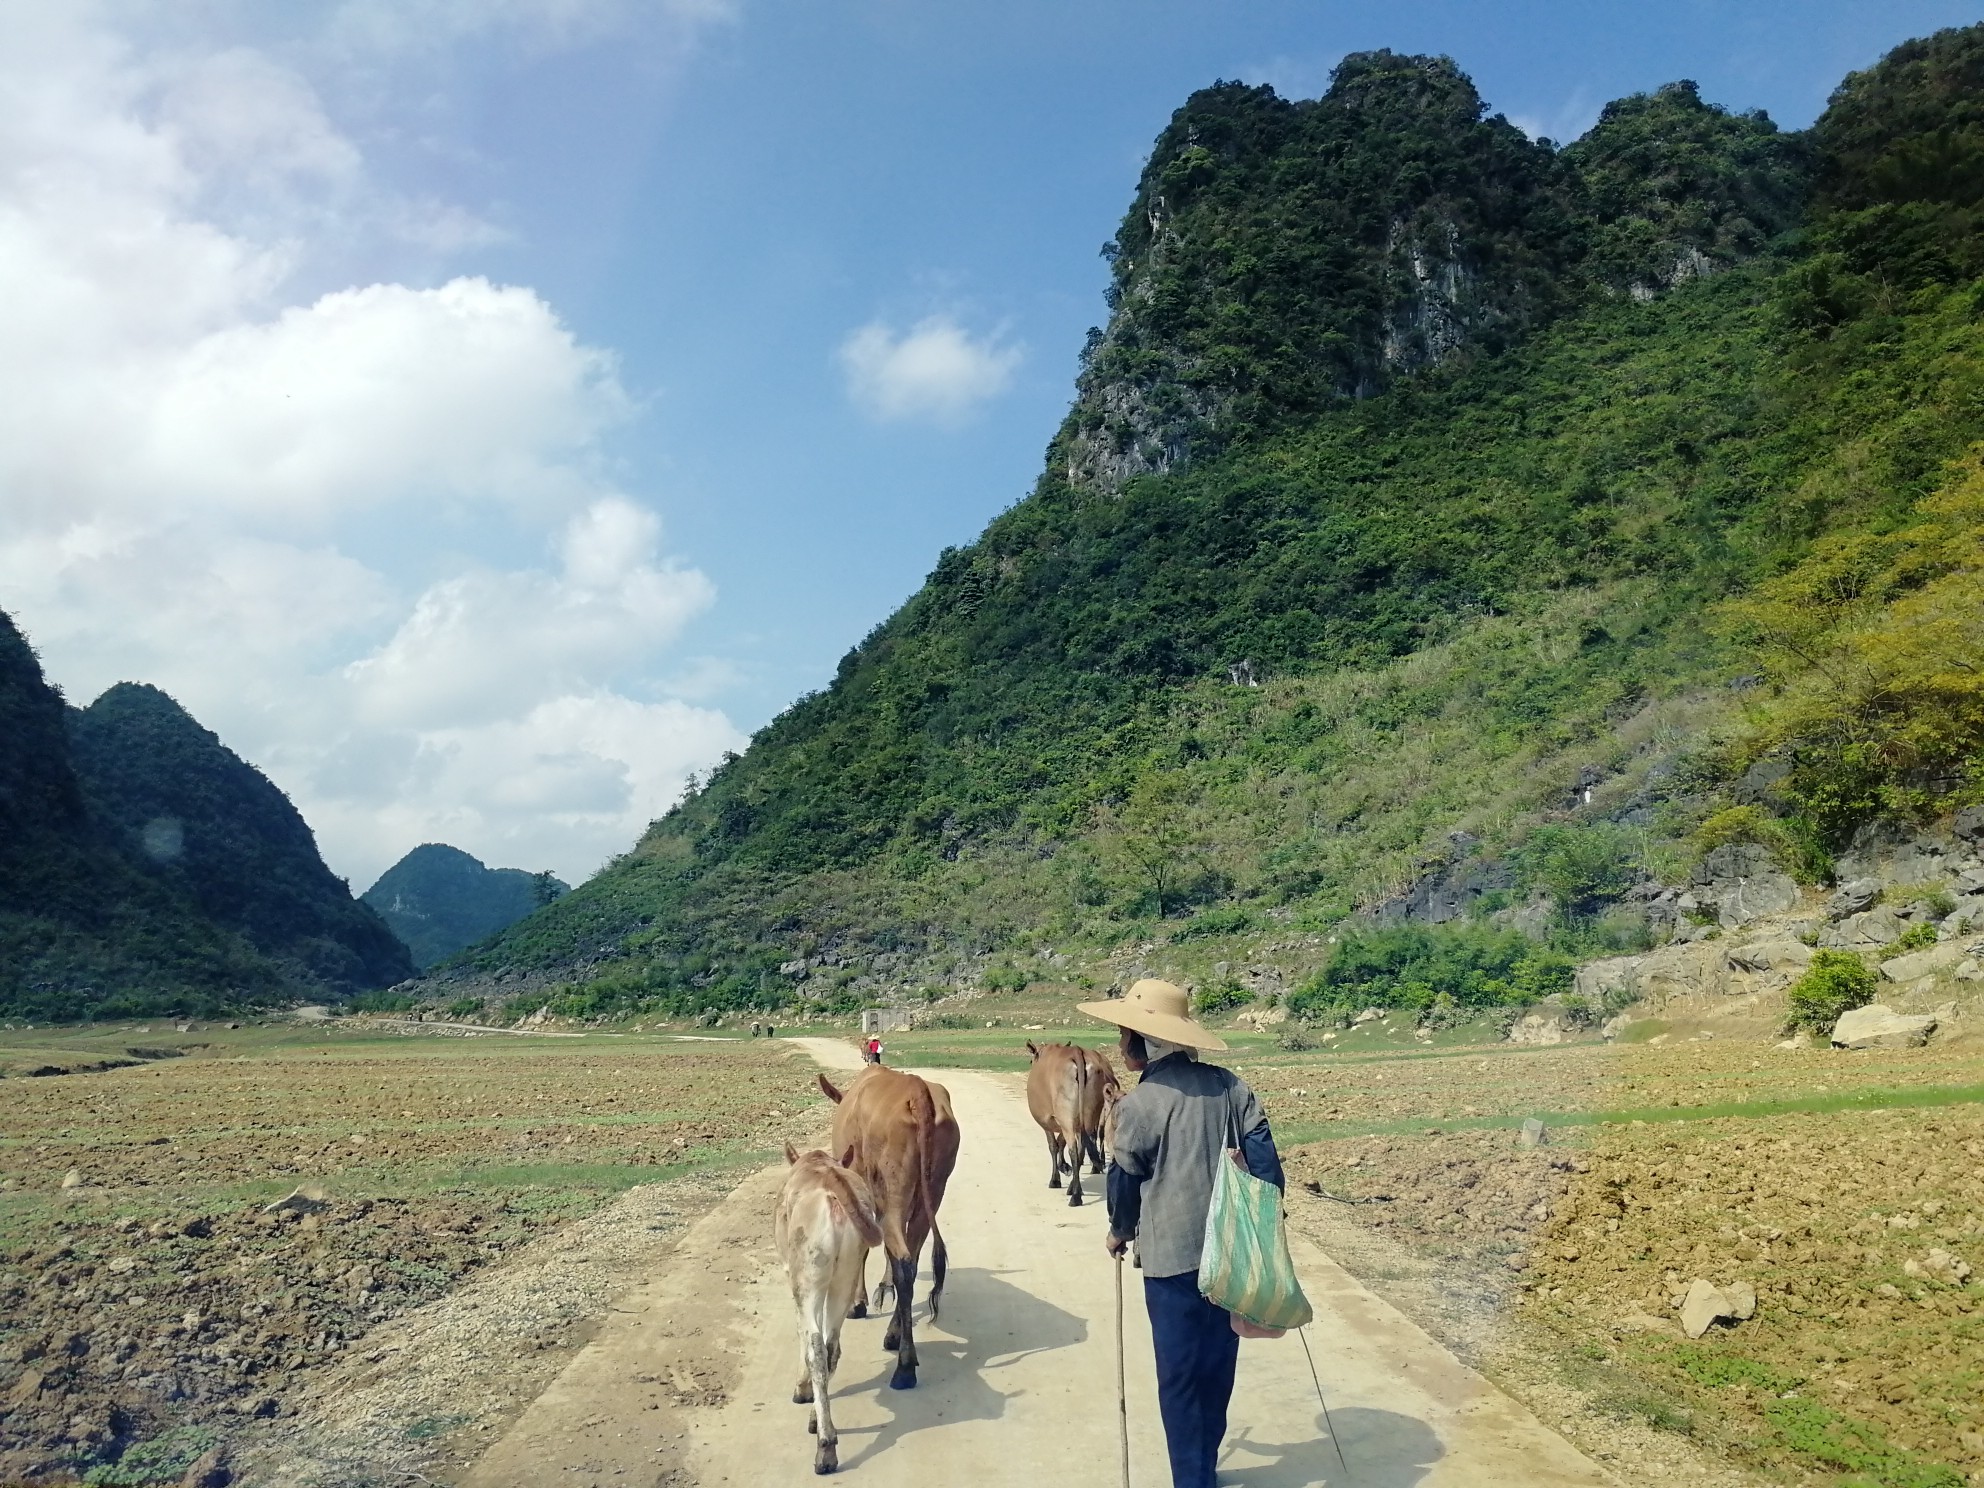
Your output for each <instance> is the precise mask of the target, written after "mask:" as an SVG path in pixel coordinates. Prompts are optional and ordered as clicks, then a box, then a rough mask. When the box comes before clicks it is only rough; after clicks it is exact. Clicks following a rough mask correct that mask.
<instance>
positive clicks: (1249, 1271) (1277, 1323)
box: [1199, 1135, 1316, 1338]
mask: <svg viewBox="0 0 1984 1488" xmlns="http://www.w3.org/2000/svg"><path fill="white" fill-rule="evenodd" d="M1239 1145H1240V1144H1239V1141H1238V1140H1237V1135H1236V1140H1235V1141H1234V1143H1233V1146H1234V1147H1235V1148H1237V1147H1238V1146H1239ZM1199 1291H1200V1293H1201V1294H1202V1295H1203V1296H1204V1297H1205V1299H1206V1300H1207V1301H1208V1302H1210V1303H1212V1304H1213V1306H1215V1307H1223V1308H1225V1309H1226V1310H1227V1311H1228V1312H1230V1313H1232V1314H1233V1316H1234V1319H1235V1322H1234V1328H1233V1331H1234V1332H1236V1333H1240V1334H1242V1335H1244V1336H1249V1337H1270V1338H1278V1337H1280V1336H1281V1334H1282V1333H1284V1332H1286V1331H1287V1330H1288V1329H1290V1328H1299V1327H1301V1326H1302V1325H1303V1324H1305V1323H1307V1322H1308V1321H1309V1320H1310V1319H1311V1318H1312V1317H1314V1316H1315V1315H1316V1313H1315V1309H1314V1308H1312V1307H1311V1306H1310V1305H1309V1299H1308V1298H1307V1297H1305V1296H1303V1295H1302V1283H1301V1282H1299V1281H1297V1280H1296V1279H1295V1262H1294V1261H1293V1260H1292V1259H1290V1257H1289V1254H1288V1236H1287V1234H1286V1233H1285V1232H1284V1230H1283V1229H1282V1214H1281V1190H1280V1189H1278V1188H1276V1187H1275V1186H1274V1185H1273V1184H1272V1183H1269V1182H1267V1181H1266V1180H1265V1179H1261V1178H1256V1177H1255V1176H1254V1175H1253V1174H1252V1173H1250V1172H1248V1171H1247V1170H1246V1168H1244V1167H1242V1166H1241V1164H1240V1159H1239V1156H1238V1154H1237V1153H1234V1152H1228V1153H1226V1154H1224V1155H1222V1158H1221V1161H1220V1164H1219V1170H1218V1172H1217V1174H1216V1175H1215V1177H1214V1178H1213V1185H1212V1207H1211V1208H1210V1209H1208V1210H1207V1211H1206V1238H1205V1248H1204V1250H1203V1251H1202V1253H1201V1254H1200V1257H1199ZM1242 1322H1245V1323H1249V1324H1252V1327H1250V1328H1242V1327H1241V1326H1240V1324H1241V1323H1242Z"/></svg>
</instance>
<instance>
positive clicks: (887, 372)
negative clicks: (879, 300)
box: [840, 315, 1022, 426]
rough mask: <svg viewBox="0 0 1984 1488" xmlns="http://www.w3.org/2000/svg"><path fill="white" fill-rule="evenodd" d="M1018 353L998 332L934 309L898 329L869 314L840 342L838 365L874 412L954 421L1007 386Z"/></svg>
mask: <svg viewBox="0 0 1984 1488" xmlns="http://www.w3.org/2000/svg"><path fill="white" fill-rule="evenodd" d="M1021 355H1022V353H1021V351H1020V348H1018V347H1016V346H1006V345H1003V344H1001V340H1000V337H999V335H998V334H997V333H994V334H993V335H990V336H985V337H981V338H974V337H973V336H972V335H971V333H970V332H968V331H966V330H965V329H964V327H962V326H960V325H959V324H958V323H957V322H956V321H955V320H953V319H951V317H949V316H948V315H932V316H928V317H926V318H925V319H923V320H920V321H918V322H917V323H916V324H915V325H913V326H911V327H910V328H909V329H908V330H907V331H904V332H902V333H901V334H898V333H897V332H895V331H894V330H892V329H890V328H889V327H888V326H886V325H884V324H883V323H882V322H880V321H871V322H870V323H869V324H867V325H865V326H862V327H861V328H860V329H859V330H857V331H855V332H854V333H853V334H852V335H850V336H849V337H848V338H847V340H845V341H844V342H842V343H841V347H840V364H841V370H842V371H843V372H844V373H845V374H846V377H847V390H848V395H849V396H850V397H851V398H853V399H854V401H855V403H856V404H857V405H858V406H859V407H860V408H861V409H862V410H863V411H865V412H866V413H868V414H869V415H870V416H871V417H873V418H877V419H881V420H883V421H885V422H891V423H892V422H896V421H899V420H914V419H924V420H928V421H930V422H932V423H936V424H940V425H945V426H955V425H957V424H960V423H963V422H964V421H965V420H966V419H968V418H969V417H970V416H971V415H972V414H973V413H974V412H976V411H977V410H978V408H979V407H980V406H981V405H983V404H985V403H987V402H989V401H991V400H992V399H993V398H996V397H998V396H999V395H1000V394H1001V393H1003V392H1005V391H1006V389H1007V388H1008V387H1009V386H1011V384H1012V380H1013V372H1014V371H1015V369H1017V368H1018V366H1019V364H1020V358H1021Z"/></svg>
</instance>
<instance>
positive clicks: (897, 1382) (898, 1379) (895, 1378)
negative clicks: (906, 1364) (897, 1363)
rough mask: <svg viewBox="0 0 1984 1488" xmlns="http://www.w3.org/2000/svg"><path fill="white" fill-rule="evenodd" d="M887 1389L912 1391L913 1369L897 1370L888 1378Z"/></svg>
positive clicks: (914, 1373)
mask: <svg viewBox="0 0 1984 1488" xmlns="http://www.w3.org/2000/svg"><path fill="white" fill-rule="evenodd" d="M889 1388H890V1389H891V1390H914V1389H915V1388H916V1371H915V1370H914V1369H902V1368H898V1369H897V1370H896V1372H895V1373H894V1374H892V1375H890V1376H889Z"/></svg>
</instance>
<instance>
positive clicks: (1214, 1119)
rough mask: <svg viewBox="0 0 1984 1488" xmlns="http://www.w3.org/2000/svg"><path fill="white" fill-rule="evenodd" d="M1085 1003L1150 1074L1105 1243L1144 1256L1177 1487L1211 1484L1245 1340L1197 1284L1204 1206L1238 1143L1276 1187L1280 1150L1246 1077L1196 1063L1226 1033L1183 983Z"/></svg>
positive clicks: (1136, 1066)
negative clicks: (1207, 1019)
mask: <svg viewBox="0 0 1984 1488" xmlns="http://www.w3.org/2000/svg"><path fill="white" fill-rule="evenodd" d="M1081 1010H1082V1011H1083V1012H1084V1013H1087V1014H1089V1015H1090V1016H1091V1017H1095V1018H1100V1019H1102V1020H1103V1021H1104V1022H1105V1023H1114V1024H1116V1025H1117V1027H1119V1028H1121V1029H1122V1030H1123V1033H1122V1038H1121V1040H1120V1041H1119V1043H1118V1047H1119V1048H1120V1049H1121V1050H1122V1053H1123V1062H1124V1063H1125V1064H1127V1065H1128V1066H1129V1067H1130V1069H1131V1070H1132V1071H1134V1072H1137V1073H1140V1074H1141V1075H1142V1077H1143V1078H1142V1079H1140V1080H1139V1081H1138V1082H1137V1085H1136V1088H1135V1089H1133V1090H1131V1091H1130V1092H1129V1093H1128V1094H1127V1095H1125V1096H1124V1097H1123V1098H1122V1099H1121V1100H1120V1101H1118V1102H1117V1104H1116V1139H1115V1142H1114V1143H1113V1144H1112V1146H1111V1149H1110V1161H1109V1177H1108V1191H1109V1239H1108V1241H1107V1244H1108V1248H1109V1253H1110V1254H1111V1255H1112V1256H1115V1257H1116V1258H1117V1259H1118V1260H1119V1261H1120V1260H1121V1259H1122V1256H1123V1251H1124V1249H1125V1248H1126V1247H1127V1246H1128V1245H1129V1243H1130V1242H1131V1240H1133V1239H1134V1240H1135V1241H1136V1244H1137V1255H1138V1259H1139V1261H1140V1262H1141V1264H1142V1266H1143V1272H1144V1306H1145V1307H1146V1308H1147V1309H1148V1311H1149V1312H1150V1332H1151V1342H1152V1345H1153V1347H1154V1348H1155V1350H1156V1353H1157V1406H1158V1413H1159V1414H1160V1415H1161V1416H1162V1417H1163V1419H1164V1439H1165V1444H1166V1446H1167V1447H1168V1448H1169V1449H1170V1454H1171V1482H1172V1485H1173V1488H1213V1465H1214V1463H1215V1462H1216V1461H1217V1460H1218V1458H1219V1444H1220V1440H1221V1438H1223V1437H1224V1436H1225V1435H1226V1410H1227V1404H1228V1402H1229V1401H1230V1400H1231V1399H1232V1396H1233V1370H1234V1366H1235V1365H1236V1364H1237V1363H1238V1362H1239V1355H1240V1339H1239V1336H1238V1335H1237V1334H1236V1333H1235V1332H1234V1331H1233V1325H1232V1324H1233V1320H1232V1315H1231V1314H1230V1313H1228V1312H1227V1311H1226V1310H1225V1309H1224V1308H1221V1307H1215V1306H1214V1305H1213V1304H1212V1303H1210V1302H1208V1301H1207V1300H1206V1299H1205V1298H1204V1297H1203V1296H1201V1295H1200V1293H1199V1251H1200V1247H1201V1245H1202V1244H1203V1242H1204V1239H1205V1230H1206V1211H1207V1210H1208V1209H1209V1208H1211V1206H1212V1188H1213V1179H1214V1176H1215V1174H1216V1173H1217V1171H1218V1164H1220V1163H1222V1162H1225V1161H1227V1160H1228V1159H1227V1156H1226V1153H1227V1152H1228V1150H1229V1149H1232V1148H1236V1147H1237V1148H1238V1149H1239V1151H1240V1153H1241V1154H1242V1156H1243V1158H1244V1160H1245V1162H1246V1165H1247V1170H1248V1171H1249V1172H1251V1173H1252V1174H1253V1175H1254V1176H1255V1177H1256V1178H1261V1179H1265V1180H1266V1181H1267V1182H1270V1183H1272V1184H1274V1185H1275V1187H1277V1188H1280V1187H1282V1186H1283V1179H1282V1172H1281V1158H1280V1156H1279V1155H1278V1154H1277V1153H1276V1152H1275V1147H1274V1134H1273V1133H1272V1132H1271V1131H1269V1129H1268V1119H1267V1116H1266V1115H1265V1114H1264V1113H1263V1112H1262V1110H1261V1103H1260V1101H1259V1100H1257V1099H1256V1098H1255V1096H1254V1092H1253V1091H1252V1090H1250V1089H1248V1088H1247V1083H1246V1081H1244V1080H1242V1079H1241V1078H1240V1077H1239V1076H1238V1075H1236V1074H1234V1073H1233V1071H1231V1070H1229V1069H1222V1068H1221V1067H1220V1066H1218V1065H1216V1064H1202V1063H1200V1062H1199V1051H1201V1050H1223V1049H1225V1048H1226V1044H1225V1043H1224V1042H1223V1041H1222V1040H1221V1039H1220V1038H1219V1037H1218V1035H1216V1034H1214V1033H1213V1032H1212V1031H1211V1030H1210V1029H1208V1028H1207V1027H1206V1026H1205V1025H1204V1024H1202V1023H1200V1022H1198V1021H1197V1020H1196V1019H1194V1018H1193V1017H1192V1016H1191V1011H1190V1001H1189V999H1188V998H1187V997H1186V995H1185V992H1184V989H1183V988H1181V987H1174V986H1173V985H1172V984H1171V983H1169V982H1160V981H1156V980H1153V979H1148V978H1147V979H1145V980H1143V981H1140V982H1138V983H1137V984H1136V985H1135V986H1133V987H1131V988H1130V990H1129V992H1128V993H1126V994H1125V995H1124V996H1123V997H1122V998H1120V999H1118V1000H1114V1001H1110V1002H1086V1003H1083V1004H1082V1005H1081Z"/></svg>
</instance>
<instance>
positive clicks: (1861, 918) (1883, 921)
mask: <svg viewBox="0 0 1984 1488" xmlns="http://www.w3.org/2000/svg"><path fill="white" fill-rule="evenodd" d="M1899 939H1901V917H1900V916H1899V915H1897V914H1896V913H1895V912H1894V911H1893V910H1891V909H1889V908H1888V907H1887V906H1886V905H1880V906H1878V907H1876V908H1874V909H1869V910H1866V911H1863V912H1862V913H1860V914H1856V915H1848V916H1847V917H1846V918H1845V919H1843V920H1841V921H1840V922H1839V923H1838V924H1836V925H1828V926H1827V927H1826V928H1825V929H1824V930H1822V931H1821V932H1820V933H1819V944H1820V945H1822V946H1826V947H1829V948H1831V949H1833V950H1840V951H1858V950H1866V949H1868V948H1870V947H1873V946H1884V945H1888V944H1890V943H1892V942H1894V941H1897V940H1899Z"/></svg>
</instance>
